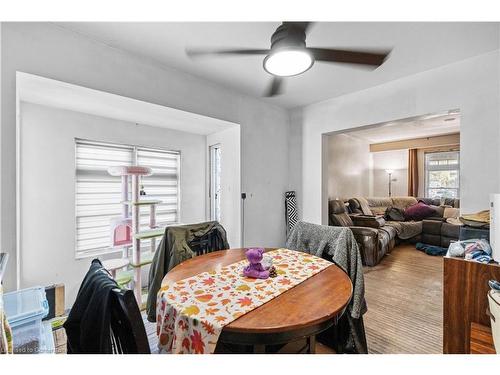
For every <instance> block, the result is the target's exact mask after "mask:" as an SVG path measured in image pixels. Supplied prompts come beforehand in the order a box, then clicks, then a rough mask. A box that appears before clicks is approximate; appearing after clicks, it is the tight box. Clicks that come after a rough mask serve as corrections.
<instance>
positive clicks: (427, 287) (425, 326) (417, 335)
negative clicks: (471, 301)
mask: <svg viewBox="0 0 500 375" xmlns="http://www.w3.org/2000/svg"><path fill="white" fill-rule="evenodd" d="M364 272H365V289H366V301H367V304H368V312H367V313H366V314H365V316H364V323H365V330H366V336H367V341H368V351H369V353H374V354H385V353H389V354H396V353H415V354H416V353H425V354H432V353H436V354H441V353H442V342H443V324H442V322H443V306H442V300H443V298H442V279H443V258H442V257H433V256H429V255H426V254H424V253H422V252H420V251H417V250H416V249H415V246H413V245H401V246H398V247H396V248H394V249H393V250H392V252H391V254H389V255H387V256H385V257H384V259H383V260H382V261H381V262H380V263H379V264H378V265H377V266H375V267H365V268H364ZM145 326H146V331H147V333H148V338H149V342H150V346H151V352H152V353H155V352H157V348H156V345H157V340H158V339H157V337H156V324H155V323H149V322H147V321H146V320H145ZM317 353H332V351H331V350H330V349H329V348H328V347H326V346H324V345H321V344H318V346H317Z"/></svg>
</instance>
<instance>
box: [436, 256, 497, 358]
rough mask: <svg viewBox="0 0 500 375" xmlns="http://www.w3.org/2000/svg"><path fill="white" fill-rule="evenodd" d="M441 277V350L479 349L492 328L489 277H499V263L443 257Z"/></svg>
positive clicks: (444, 351)
mask: <svg viewBox="0 0 500 375" xmlns="http://www.w3.org/2000/svg"><path fill="white" fill-rule="evenodd" d="M443 278H444V280H443V315H444V316H443V353H445V354H447V353H454V354H467V353H471V350H472V351H474V352H476V353H478V352H482V351H481V345H484V343H485V342H488V339H487V338H486V336H487V331H488V329H490V327H491V324H490V317H489V316H488V315H487V314H486V308H487V306H488V297H487V293H488V291H489V286H488V280H490V279H496V280H500V265H498V264H482V263H477V262H473V261H467V260H464V259H461V258H451V257H445V258H444V275H443ZM472 330H474V333H473V334H472V335H471V331H472ZM490 335H491V334H490ZM471 336H472V341H473V345H472V346H473V347H472V348H471ZM485 340H486V341H485ZM476 342H478V344H476Z"/></svg>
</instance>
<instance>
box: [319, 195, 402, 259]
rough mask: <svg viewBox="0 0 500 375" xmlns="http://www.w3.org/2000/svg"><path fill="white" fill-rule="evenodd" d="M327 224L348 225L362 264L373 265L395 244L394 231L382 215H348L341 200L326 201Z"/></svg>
mask: <svg viewBox="0 0 500 375" xmlns="http://www.w3.org/2000/svg"><path fill="white" fill-rule="evenodd" d="M328 206H329V207H328V212H329V215H328V221H329V225H332V226H340V227H349V228H350V229H351V231H352V233H353V234H354V238H355V239H356V242H357V243H358V246H359V250H360V253H361V258H362V261H363V265H367V266H375V265H376V264H378V263H379V262H380V260H381V259H382V258H383V257H384V255H385V254H386V253H388V252H390V250H391V249H392V248H393V247H394V246H395V243H396V231H395V230H394V228H392V227H388V226H384V224H385V220H384V219H383V218H382V217H375V216H372V217H366V216H362V215H355V216H349V215H348V213H347V208H346V206H345V203H344V202H343V201H341V200H331V201H329V202H328Z"/></svg>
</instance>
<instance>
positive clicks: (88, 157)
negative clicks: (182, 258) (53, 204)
mask: <svg viewBox="0 0 500 375" xmlns="http://www.w3.org/2000/svg"><path fill="white" fill-rule="evenodd" d="M115 165H143V166H148V167H151V168H152V169H153V175H152V176H148V177H145V178H143V179H142V180H141V184H142V185H143V186H144V190H145V192H146V194H147V197H146V198H147V199H158V200H161V201H162V203H161V204H159V205H158V206H157V209H156V220H157V224H158V225H159V226H165V225H167V224H169V223H175V222H178V221H179V198H180V196H179V175H180V173H179V166H180V153H179V152H175V151H165V150H159V149H151V148H145V147H137V146H126V145H125V146H124V145H116V144H110V143H101V142H92V141H85V140H76V257H77V258H82V257H87V256H93V255H96V254H103V253H106V252H110V251H112V249H111V248H110V241H111V240H110V229H109V224H110V219H111V218H112V217H116V216H121V214H122V205H121V204H120V202H121V179H120V177H113V176H110V175H109V174H108V172H107V169H108V167H110V166H115ZM130 190H131V186H129V191H130ZM140 222H141V229H147V227H148V224H149V208H148V207H144V208H142V209H141V215H140ZM148 245H149V244H148V243H146V241H144V246H145V247H144V248H147V246H148Z"/></svg>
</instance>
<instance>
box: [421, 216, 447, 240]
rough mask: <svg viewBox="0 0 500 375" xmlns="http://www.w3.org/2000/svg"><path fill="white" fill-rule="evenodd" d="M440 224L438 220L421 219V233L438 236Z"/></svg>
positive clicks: (441, 223)
mask: <svg viewBox="0 0 500 375" xmlns="http://www.w3.org/2000/svg"><path fill="white" fill-rule="evenodd" d="M442 225H443V222H442V221H440V220H422V233H426V234H432V235H436V236H440V235H441V226H442ZM426 243H427V242H426Z"/></svg>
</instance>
